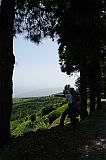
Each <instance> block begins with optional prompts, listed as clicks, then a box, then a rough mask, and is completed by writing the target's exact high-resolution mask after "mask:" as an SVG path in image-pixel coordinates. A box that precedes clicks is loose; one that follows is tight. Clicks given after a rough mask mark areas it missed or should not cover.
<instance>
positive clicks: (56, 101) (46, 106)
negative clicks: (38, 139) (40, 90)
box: [11, 95, 67, 137]
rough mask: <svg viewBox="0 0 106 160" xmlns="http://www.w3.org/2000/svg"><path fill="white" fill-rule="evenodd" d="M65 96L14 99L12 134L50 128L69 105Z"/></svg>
mask: <svg viewBox="0 0 106 160" xmlns="http://www.w3.org/2000/svg"><path fill="white" fill-rule="evenodd" d="M66 104H67V102H66V100H65V99H64V98H60V97H57V96H55V95H52V96H46V97H35V98H16V99H13V110H12V115H11V135H12V136H15V137H16V136H19V135H22V134H24V133H26V132H29V131H36V130H38V129H44V128H49V127H50V125H51V124H52V123H53V121H55V120H56V119H57V118H58V117H60V115H61V113H62V112H63V110H64V109H65V108H66V107H67V105H66Z"/></svg>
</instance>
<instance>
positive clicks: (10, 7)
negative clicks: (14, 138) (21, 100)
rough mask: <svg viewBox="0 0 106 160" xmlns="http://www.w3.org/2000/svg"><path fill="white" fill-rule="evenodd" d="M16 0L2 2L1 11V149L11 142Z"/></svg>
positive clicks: (3, 0)
mask: <svg viewBox="0 0 106 160" xmlns="http://www.w3.org/2000/svg"><path fill="white" fill-rule="evenodd" d="M14 8H15V0H2V1H1V11H0V147H3V146H4V145H6V144H8V142H9V140H10V117H11V111H12V75H13V68H14V63H15V57H14V55H13V25H14V13H15V11H14Z"/></svg>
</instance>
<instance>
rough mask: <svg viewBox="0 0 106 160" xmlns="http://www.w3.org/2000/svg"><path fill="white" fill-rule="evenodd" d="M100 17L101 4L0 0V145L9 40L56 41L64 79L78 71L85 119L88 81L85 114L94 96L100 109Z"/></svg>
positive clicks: (6, 108)
mask: <svg viewBox="0 0 106 160" xmlns="http://www.w3.org/2000/svg"><path fill="white" fill-rule="evenodd" d="M105 19H106V3H105V1H104V0H99V1H98V0H93V1H92V0H86V2H85V0H79V1H77V0H72V1H70V0H61V1H58V0H43V1H40V0H36V1H32V0H23V1H21V0H17V1H15V0H1V4H0V75H1V76H0V84H1V85H0V91H1V92H0V147H3V146H4V145H5V144H7V143H8V141H9V140H10V116H11V111H12V84H13V83H12V75H13V69H14V63H15V57H14V55H13V36H14V35H15V34H16V33H23V32H25V33H26V38H29V39H30V40H31V41H33V42H36V43H39V42H40V41H41V39H42V38H44V37H46V36H50V37H51V38H52V39H57V41H58V44H59V50H58V51H59V58H60V65H61V70H62V71H63V72H66V73H67V74H68V75H71V74H72V73H73V72H75V71H80V94H81V99H82V111H83V118H85V117H86V116H87V94H86V80H87V79H88V80H89V82H90V83H89V84H90V112H91V113H92V112H94V111H95V104H96V103H95V99H96V98H97V109H102V107H101V92H102V91H101V75H102V74H101V67H100V64H101V61H102V62H103V61H104V57H105V52H106V47H105V46H106V22H105ZM14 22H15V24H14ZM104 84H105V83H104ZM28 105H29V104H28ZM23 106H25V105H23ZM33 107H34V104H33ZM43 112H44V111H43ZM25 114H26V113H24V111H23V112H22V114H21V115H19V113H17V115H18V116H21V118H23V117H24V115H25ZM17 115H15V116H17ZM26 122H27V121H26ZM23 128H24V127H23Z"/></svg>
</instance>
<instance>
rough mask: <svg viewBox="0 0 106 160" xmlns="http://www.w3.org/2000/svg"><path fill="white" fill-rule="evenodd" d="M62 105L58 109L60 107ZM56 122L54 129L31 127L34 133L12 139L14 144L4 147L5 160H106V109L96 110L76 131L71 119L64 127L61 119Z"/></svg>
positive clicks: (25, 133)
mask: <svg viewBox="0 0 106 160" xmlns="http://www.w3.org/2000/svg"><path fill="white" fill-rule="evenodd" d="M62 107H63V106H62ZM60 108H61V107H59V108H57V109H58V110H60ZM63 108H64V107H63ZM40 122H41V121H40ZM54 122H55V123H53V126H52V128H49V129H48V128H47V127H45V128H44V127H43V129H42V130H41V128H39V130H37V131H36V132H34V130H32V129H31V130H29V131H30V132H25V131H24V132H23V134H21V135H20V136H18V137H17V138H15V139H12V141H11V144H9V145H8V146H7V147H5V149H4V150H1V155H0V156H1V157H0V158H1V159H3V160H7V159H8V160H14V159H15V160H19V159H20V160H23V159H24V160H30V159H32V160H35V159H44V160H47V159H51V160H54V159H56V160H60V159H61V160H64V159H66V160H69V159H72V160H82V159H86V158H89V159H90V160H94V159H95V158H96V159H97V160H101V159H106V154H105V150H106V148H105V147H106V141H105V135H106V109H105V108H104V109H103V110H101V111H96V112H95V113H93V114H92V115H89V116H88V117H87V118H86V120H84V121H82V122H80V125H79V126H78V127H77V130H76V132H75V131H73V129H72V127H71V125H70V124H69V123H67V122H66V124H65V126H64V128H59V127H58V126H57V124H58V119H57V122H56V121H54ZM25 123H26V122H25V121H24V123H23V125H22V126H21V127H20V128H19V126H18V127H17V128H19V129H22V128H23V127H24V126H25V125H26V124H25ZM27 124H28V121H27ZM26 126H27V125H26ZM17 133H18V129H17ZM17 151H18V152H17ZM41 153H42V154H41Z"/></svg>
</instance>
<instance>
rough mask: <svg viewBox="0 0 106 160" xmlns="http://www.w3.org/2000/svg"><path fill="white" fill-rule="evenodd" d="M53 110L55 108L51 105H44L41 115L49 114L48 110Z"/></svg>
mask: <svg viewBox="0 0 106 160" xmlns="http://www.w3.org/2000/svg"><path fill="white" fill-rule="evenodd" d="M53 110H55V109H54V108H52V107H45V108H43V109H42V116H44V115H47V114H49V113H50V112H52V111H53Z"/></svg>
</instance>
